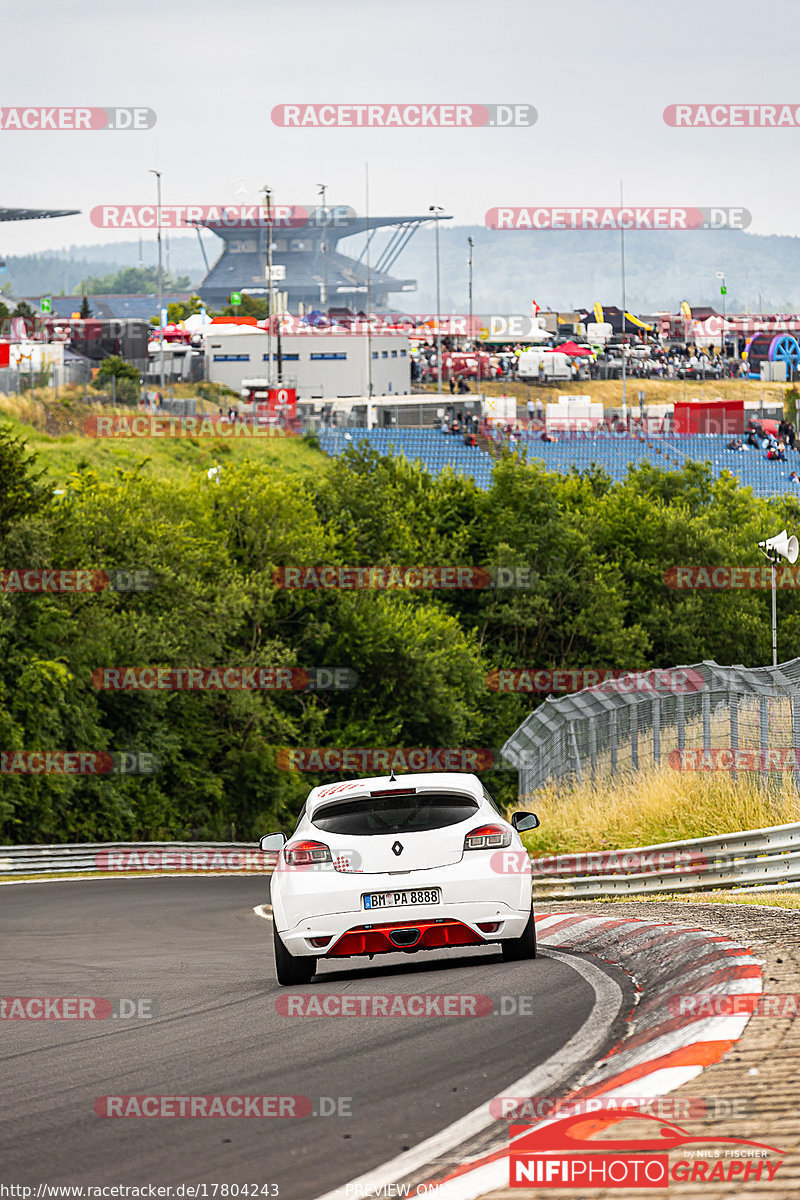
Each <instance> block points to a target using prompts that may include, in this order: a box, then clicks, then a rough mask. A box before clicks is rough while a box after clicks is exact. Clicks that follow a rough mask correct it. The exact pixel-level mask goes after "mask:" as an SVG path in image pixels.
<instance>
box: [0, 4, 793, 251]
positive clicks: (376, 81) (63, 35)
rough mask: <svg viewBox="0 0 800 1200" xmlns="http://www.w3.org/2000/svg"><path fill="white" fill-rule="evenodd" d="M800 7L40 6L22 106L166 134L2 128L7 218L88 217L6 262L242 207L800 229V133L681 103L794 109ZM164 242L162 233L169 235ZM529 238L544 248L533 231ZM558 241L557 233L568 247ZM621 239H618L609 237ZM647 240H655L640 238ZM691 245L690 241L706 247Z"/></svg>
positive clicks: (15, 12) (21, 58) (24, 39)
mask: <svg viewBox="0 0 800 1200" xmlns="http://www.w3.org/2000/svg"><path fill="white" fill-rule="evenodd" d="M798 11H799V10H798V6H797V4H796V3H794V2H793V0H771V2H770V4H769V5H768V6H764V7H762V8H761V9H758V8H754V6H753V5H752V4H750V3H747V4H746V3H744V2H743V0H728V2H727V3H725V4H718V5H700V4H695V5H690V6H686V5H675V4H672V5H669V4H659V5H654V4H647V3H644V4H643V3H633V2H631V0H617V2H615V0H609V2H607V3H605V4H598V3H597V2H596V0H570V2H569V3H568V4H564V3H557V2H553V0H550V2H548V3H542V2H541V0H533V2H531V0H492V2H491V3H489V2H488V0H481V2H476V0H402V3H397V4H392V3H389V2H388V0H370V2H367V0H346V2H341V0H340V2H338V3H337V2H335V0H325V2H322V0H300V2H299V3H294V4H287V3H280V4H276V3H271V2H270V0H227V2H226V3H219V2H218V0H193V2H192V3H190V4H172V5H166V4H164V3H163V0H137V2H136V3H135V4H124V5H123V4H119V5H113V6H110V5H108V4H107V3H106V2H105V0H102V2H99V0H70V3H69V4H63V3H60V2H59V0H40V3H38V4H32V5H31V4H16V5H8V6H7V7H6V10H5V12H4V18H3V44H4V50H5V53H4V56H3V59H4V62H3V88H2V91H3V95H2V105H4V106H21V105H29V106H41V105H51V106H52V105H60V106H74V105H88V106H103V107H106V106H109V105H120V106H125V105H137V106H146V107H149V108H152V109H154V110H155V111H156V113H157V124H156V126H155V127H154V128H153V129H151V130H147V131H131V132H123V131H108V130H103V131H81V132H73V131H63V132H40V131H30V132H17V131H13V130H9V129H5V130H3V131H2V132H0V146H2V151H3V155H2V168H3V189H2V196H0V204H3V205H7V206H26V205H29V206H51V207H65V208H73V207H74V208H80V209H82V210H83V211H82V214H81V215H80V216H75V217H68V218H63V219H59V220H53V221H48V222H43V221H33V222H27V223H20V224H16V225H9V224H6V225H4V226H3V227H2V229H0V253H5V254H23V253H30V252H35V251H40V250H46V249H59V248H61V247H64V246H69V245H72V244H83V243H89V242H99V241H108V242H113V241H115V240H130V238H131V232H130V231H126V232H125V233H114V232H112V231H104V230H102V229H98V228H95V227H93V226H92V225H91V224H90V221H89V211H90V210H91V209H92V208H93V207H94V206H95V205H98V204H113V203H125V204H140V203H147V202H152V201H153V199H154V196H155V180H154V177H153V176H152V175H149V174H148V169H150V168H158V169H160V170H161V171H162V172H163V188H164V196H163V198H164V203H165V204H166V203H192V204H214V203H219V204H221V203H233V202H235V201H236V200H237V192H236V183H237V181H239V180H244V181H246V182H247V183H249V185H250V186H251V187H253V188H259V187H261V186H263V185H264V184H269V185H270V186H271V187H272V188H273V189H274V191H275V197H276V200H277V201H278V202H284V203H297V204H306V205H308V204H309V203H314V202H316V185H317V184H319V183H326V184H327V185H328V197H327V198H328V203H329V204H337V203H340V204H349V205H351V206H352V207H354V208H355V209H357V210H358V211H359V212H362V211H363V209H364V175H365V171H364V164H365V163H366V162H368V163H369V171H370V190H371V210H372V212H373V214H376V215H377V214H381V213H387V214H388V213H392V214H400V213H413V212H425V211H427V209H428V206H429V205H431V204H440V205H442V206H443V207H444V208H445V210H446V212H448V213H451V214H452V215H453V218H454V222H455V223H457V224H470V223H482V222H483V219H484V215H485V213H486V211H487V210H488V209H490V208H493V207H495V206H502V205H531V204H536V205H562V204H563V205H573V206H574V205H597V204H600V205H603V204H616V203H617V201H618V195H619V180H620V178H622V179H624V182H625V200H626V202H627V203H630V204H656V205H664V206H667V205H671V206H678V205H693V206H710V205H734V206H737V205H740V206H743V207H745V208H747V209H748V210H749V211H750V212H751V213H752V218H753V219H752V225H751V227H750V228H751V231H752V232H754V233H779V234H794V235H798V234H800V204H799V203H798V200H797V197H798V192H799V191H800V189H799V188H798V182H799V181H798V161H800V159H799V158H798V144H799V143H800V128H783V129H746V128H723V129H713V130H705V129H675V128H670V127H669V126H667V125H666V124H665V122H664V119H663V116H662V113H663V110H664V108H665V107H666V105H668V104H673V103H681V102H685V103H692V102H693V103H700V102H714V103H734V102H743V103H776V104H781V103H787V104H788V103H792V102H794V104H795V106H797V105H800V88H799V87H798V86H797V85H796V84H795V83H794V82H793V81H794V80H795V79H796V77H797V63H796V58H797V44H798V39H797V32H798V25H800V16H798ZM323 101H325V102H348V101H349V102H362V103H367V102H373V103H375V102H397V103H400V102H403V103H422V102H428V103H429V102H435V101H438V102H442V103H444V102H453V103H455V102H459V103H484V104H497V103H528V104H532V105H534V106H535V108H536V109H537V111H538V114H539V115H538V122H537V123H536V124H535V125H534V126H533V127H532V128H512V129H497V128H479V129H468V128H467V129H449V130H448V129H440V130H435V129H426V130H415V129H410V128H409V129H390V130H371V129H327V130H314V129H285V128H278V127H276V126H275V125H273V123H272V120H271V116H270V113H271V110H272V108H273V106H274V105H276V104H282V103H293V102H294V103H303V102H309V103H314V102H318V103H319V102H323ZM148 236H150V237H152V236H153V235H152V234H150V235H148ZM535 236H536V235H535V234H534V233H531V237H535ZM548 236H549V237H553V236H555V235H553V234H549V235H548ZM609 236H610V237H613V236H614V235H613V234H609ZM632 236H639V237H646V236H647V233H640V234H637V235H632ZM687 236H692V235H691V233H689V234H687Z"/></svg>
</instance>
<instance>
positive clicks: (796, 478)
mask: <svg viewBox="0 0 800 1200" xmlns="http://www.w3.org/2000/svg"><path fill="white" fill-rule="evenodd" d="M789 483H800V475H798V474H797V471H791V472H790V474H789Z"/></svg>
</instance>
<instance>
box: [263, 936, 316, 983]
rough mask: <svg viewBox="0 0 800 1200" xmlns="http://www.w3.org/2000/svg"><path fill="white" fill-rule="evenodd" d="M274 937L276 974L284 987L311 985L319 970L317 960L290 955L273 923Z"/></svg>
mask: <svg viewBox="0 0 800 1200" xmlns="http://www.w3.org/2000/svg"><path fill="white" fill-rule="evenodd" d="M272 936H273V940H274V942H275V973H276V975H277V976H278V983H279V984H280V985H281V986H282V987H292V986H294V985H296V984H298V983H311V980H312V979H313V978H314V972H315V971H316V969H317V960H316V958H311V957H308V958H298V957H296V956H295V955H294V954H290V953H289V951H288V950H287V949H286V947H285V946H284V944H283V942H282V941H281V939H280V936H279V934H278V931H277V929H276V928H275V922H274V921H273V922H272Z"/></svg>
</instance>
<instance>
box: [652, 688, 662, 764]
mask: <svg viewBox="0 0 800 1200" xmlns="http://www.w3.org/2000/svg"><path fill="white" fill-rule="evenodd" d="M653 763H654V765H655V766H657V767H660V766H661V700H660V699H659V697H658V696H654V697H653Z"/></svg>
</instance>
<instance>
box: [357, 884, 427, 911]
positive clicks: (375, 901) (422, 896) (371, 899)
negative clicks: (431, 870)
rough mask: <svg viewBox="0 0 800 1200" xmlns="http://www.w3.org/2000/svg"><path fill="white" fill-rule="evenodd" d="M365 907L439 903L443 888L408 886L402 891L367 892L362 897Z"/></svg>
mask: <svg viewBox="0 0 800 1200" xmlns="http://www.w3.org/2000/svg"><path fill="white" fill-rule="evenodd" d="M362 899H363V901H364V908H367V909H373V908H397V907H398V906H399V905H401V904H439V903H441V899H442V892H441V888H420V889H413V890H412V889H410V888H406V889H405V890H404V891H402V892H367V893H366V895H364V896H363V897H362Z"/></svg>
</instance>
